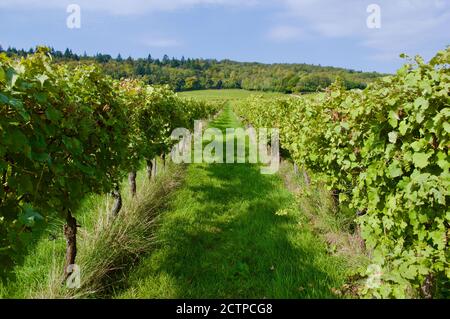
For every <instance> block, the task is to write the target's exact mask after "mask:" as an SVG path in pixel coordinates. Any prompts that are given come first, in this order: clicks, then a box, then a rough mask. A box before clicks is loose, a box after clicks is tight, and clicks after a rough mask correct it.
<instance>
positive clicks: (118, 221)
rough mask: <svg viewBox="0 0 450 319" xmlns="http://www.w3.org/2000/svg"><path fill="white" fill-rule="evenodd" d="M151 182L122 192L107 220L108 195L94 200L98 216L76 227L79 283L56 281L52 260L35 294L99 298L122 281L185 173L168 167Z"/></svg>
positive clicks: (57, 269)
mask: <svg viewBox="0 0 450 319" xmlns="http://www.w3.org/2000/svg"><path fill="white" fill-rule="evenodd" d="M169 166H170V167H169V169H168V170H167V172H165V173H162V174H161V175H160V176H158V177H157V178H156V180H155V181H154V182H148V181H145V179H144V181H143V182H141V183H140V185H139V188H138V194H137V195H136V197H135V198H133V199H132V198H131V196H128V195H126V194H124V195H125V196H124V205H123V207H122V210H121V211H120V213H119V215H118V216H117V217H116V218H115V219H114V220H112V219H111V217H110V214H109V212H110V208H111V206H112V199H111V197H109V196H104V200H103V201H99V202H98V203H97V207H96V210H97V214H96V216H97V218H96V221H95V223H94V224H93V227H91V228H90V229H83V228H81V229H80V231H79V238H78V241H79V245H78V250H79V255H78V257H77V264H78V265H79V267H80V270H81V287H80V288H79V289H68V288H66V287H65V286H63V285H62V284H61V274H62V272H63V269H62V264H61V263H60V262H58V263H56V262H55V263H53V265H52V269H51V271H50V275H49V278H48V286H47V287H46V289H43V290H41V291H37V292H36V293H35V294H34V296H33V297H35V298H93V297H95V298H98V297H106V296H107V295H108V294H109V293H111V289H112V287H113V286H114V287H118V286H120V284H121V281H122V280H123V276H121V274H122V273H123V272H124V271H126V270H127V269H129V268H130V267H132V265H133V264H134V263H135V262H136V261H137V260H138V259H139V257H141V256H142V255H144V254H146V253H148V252H150V251H151V250H152V248H153V247H154V245H155V242H156V240H157V239H156V238H155V235H154V234H155V227H156V226H157V224H158V216H159V215H160V212H161V211H162V210H164V208H165V207H166V205H167V203H168V202H169V197H170V196H171V195H172V193H173V191H174V190H175V189H177V188H178V186H179V185H180V183H181V181H182V177H183V175H184V168H183V166H180V165H169Z"/></svg>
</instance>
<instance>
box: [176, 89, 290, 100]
mask: <svg viewBox="0 0 450 319" xmlns="http://www.w3.org/2000/svg"><path fill="white" fill-rule="evenodd" d="M178 95H179V96H181V97H188V98H195V99H204V100H209V101H211V100H217V101H231V100H241V99H245V98H248V97H249V96H251V95H264V96H266V97H275V96H283V95H285V94H283V93H275V92H262V91H248V90H242V89H221V90H195V91H185V92H179V93H178Z"/></svg>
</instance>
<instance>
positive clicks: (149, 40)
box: [138, 36, 181, 48]
mask: <svg viewBox="0 0 450 319" xmlns="http://www.w3.org/2000/svg"><path fill="white" fill-rule="evenodd" d="M138 42H139V44H141V45H144V46H145V47H149V48H169V47H177V46H180V45H181V42H180V41H178V40H176V39H172V38H164V37H154V36H147V37H144V38H142V39H140V40H139V41H138Z"/></svg>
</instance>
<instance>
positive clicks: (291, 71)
mask: <svg viewBox="0 0 450 319" xmlns="http://www.w3.org/2000/svg"><path fill="white" fill-rule="evenodd" d="M1 50H2V49H1V47H0V51H1ZM5 51H6V54H7V55H8V56H14V55H18V56H26V55H28V54H32V53H34V50H33V49H30V50H28V51H27V50H23V49H16V48H8V49H6V50H5ZM51 55H52V56H53V58H54V59H55V60H56V62H64V63H66V64H75V65H78V64H98V65H99V66H100V67H101V68H102V70H103V72H105V73H106V74H108V75H110V76H112V77H113V78H115V79H121V78H141V79H142V80H143V81H144V82H146V83H147V84H150V85H159V84H167V85H169V86H170V87H171V89H173V90H174V91H189V90H201V89H246V90H256V91H273V92H283V93H308V92H317V91H321V90H323V89H325V88H326V87H328V86H330V85H331V84H332V83H333V82H334V81H335V80H336V79H337V78H340V79H342V81H343V83H344V86H345V88H346V89H356V88H358V89H364V88H365V87H366V86H367V84H368V83H370V82H372V81H373V80H374V79H376V78H379V77H381V76H383V74H380V73H377V72H362V71H355V70H351V69H344V68H337V67H330V66H321V65H311V64H305V63H301V64H285V63H284V64H282V63H277V64H263V63H257V62H236V61H231V60H221V61H218V60H215V59H192V58H185V57H181V58H180V59H178V58H174V57H172V58H170V57H169V56H168V55H164V56H163V58H162V59H159V58H153V57H152V55H151V54H149V55H148V56H147V58H137V59H134V58H132V57H128V58H123V57H122V56H121V55H120V54H119V55H118V56H117V57H115V58H113V57H112V56H111V55H109V54H102V53H98V54H96V55H93V56H89V55H87V54H86V53H84V54H83V55H79V54H76V53H73V52H72V50H70V49H66V50H65V51H64V52H62V51H58V50H55V49H51Z"/></svg>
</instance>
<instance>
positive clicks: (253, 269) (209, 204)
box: [119, 109, 343, 298]
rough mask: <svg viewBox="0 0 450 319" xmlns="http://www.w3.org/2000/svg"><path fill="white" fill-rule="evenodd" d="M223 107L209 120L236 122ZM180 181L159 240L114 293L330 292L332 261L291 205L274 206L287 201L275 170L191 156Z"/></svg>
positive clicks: (334, 279) (335, 278)
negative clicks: (124, 288)
mask: <svg viewBox="0 0 450 319" xmlns="http://www.w3.org/2000/svg"><path fill="white" fill-rule="evenodd" d="M230 112H231V110H227V109H226V110H225V112H224V114H223V115H222V116H221V117H220V118H219V120H216V121H214V122H213V124H212V126H214V127H218V128H221V129H223V127H224V126H225V127H233V126H236V125H237V122H236V120H234V119H235V117H234V119H233V117H232V115H231V114H230ZM227 125H230V126H227ZM186 181H187V183H186V184H185V186H184V187H183V188H182V189H181V190H180V192H179V194H178V198H177V200H175V202H174V203H173V207H172V209H171V210H170V211H169V212H168V213H167V214H166V216H165V217H164V220H163V221H162V227H161V231H160V234H159V239H160V241H161V243H160V247H159V248H158V249H157V250H156V251H155V253H153V254H152V255H150V256H149V257H148V258H147V259H146V260H145V261H144V262H143V263H142V264H140V265H139V266H138V267H137V269H135V271H134V272H133V274H132V275H131V277H130V280H129V287H128V291H126V292H125V293H124V294H122V295H121V296H122V297H139V298H333V297H334V295H333V294H332V292H331V288H332V287H337V286H339V285H340V284H342V281H343V276H342V271H340V270H339V268H340V265H339V262H338V260H337V259H335V258H333V257H331V256H329V255H327V253H326V248H325V246H324V244H323V243H322V242H321V241H320V240H319V239H318V238H317V237H316V236H314V235H313V233H312V232H311V231H310V230H309V229H308V228H307V227H304V226H303V225H301V224H299V221H300V220H301V218H299V214H298V212H297V213H290V214H288V215H286V216H279V214H278V215H277V214H276V212H277V211H279V210H280V209H286V208H288V209H289V207H292V203H293V201H294V199H293V198H292V195H291V194H290V193H289V192H288V191H287V190H286V189H285V188H284V187H283V183H282V181H281V180H280V179H279V177H278V176H276V175H272V176H268V175H261V173H260V170H259V166H258V165H255V164H253V165H251V164H192V165H191V166H190V167H189V171H188V176H187V179H186ZM119 296H120V295H119Z"/></svg>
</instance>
